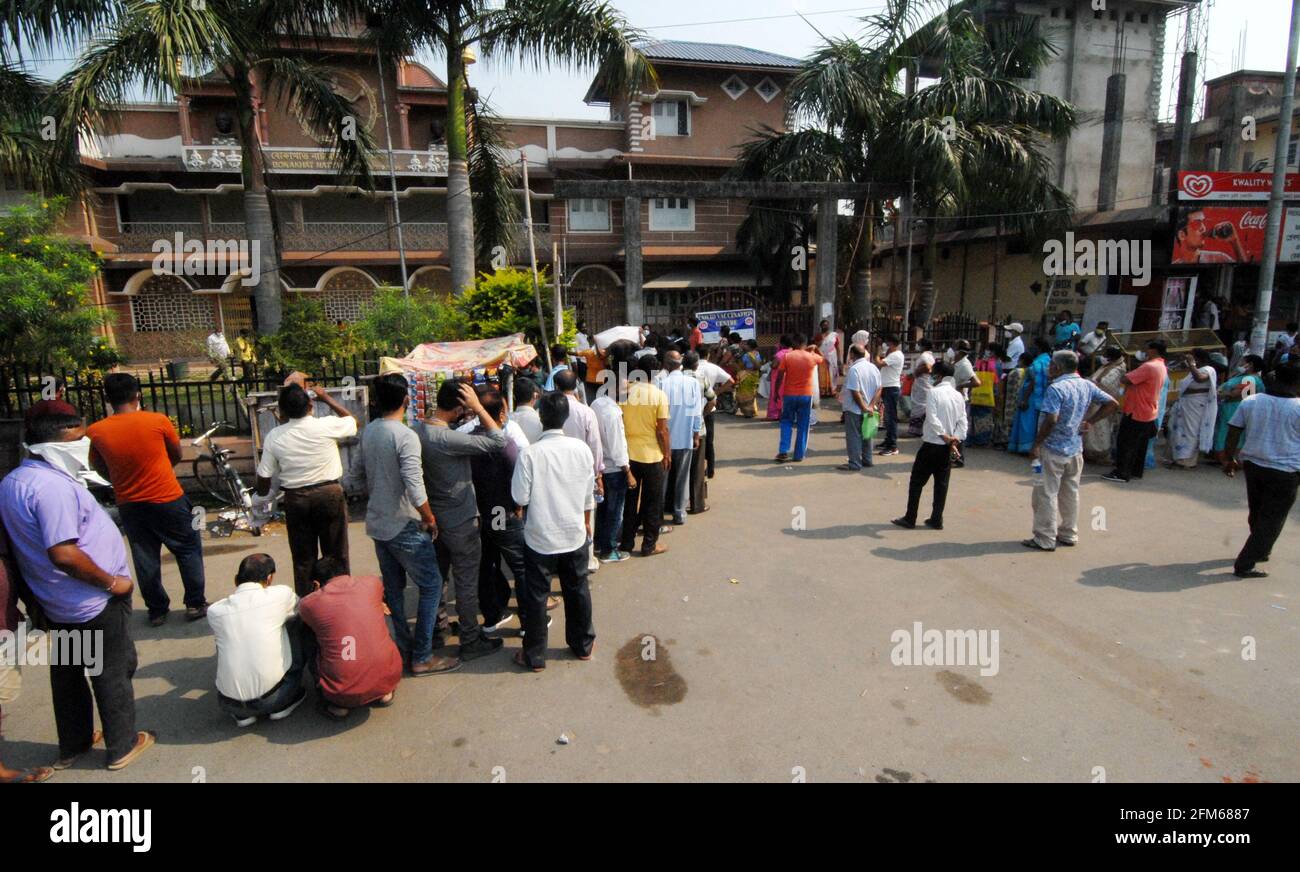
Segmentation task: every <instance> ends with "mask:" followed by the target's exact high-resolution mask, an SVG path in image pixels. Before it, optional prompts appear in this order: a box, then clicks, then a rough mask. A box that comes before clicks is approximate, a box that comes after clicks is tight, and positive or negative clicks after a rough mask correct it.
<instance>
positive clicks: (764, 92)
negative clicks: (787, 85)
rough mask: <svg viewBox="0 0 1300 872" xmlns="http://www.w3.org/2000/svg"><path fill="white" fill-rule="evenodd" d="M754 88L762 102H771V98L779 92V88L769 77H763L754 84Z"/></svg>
mask: <svg viewBox="0 0 1300 872" xmlns="http://www.w3.org/2000/svg"><path fill="white" fill-rule="evenodd" d="M754 90H755V91H757V92H758V96H760V97H762V98H763V102H764V103H771V102H772V98H773V97H775V96H776V95H777V94H779V93H781V89H780V88H778V87H777V85H776V82H773V81H772V80H771V79H764V80H763V81H761V82H759V83H758V84H757V85H755V86H754Z"/></svg>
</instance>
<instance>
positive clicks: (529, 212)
mask: <svg viewBox="0 0 1300 872" xmlns="http://www.w3.org/2000/svg"><path fill="white" fill-rule="evenodd" d="M519 162H520V163H522V164H523V165H524V220H525V221H527V222H528V257H529V259H530V260H531V261H532V264H533V301H534V302H535V303H536V304H537V330H538V333H539V334H540V335H541V337H542V352H543V353H544V354H545V355H546V368H547V369H550V368H552V367H553V366H555V363H554V362H553V361H552V360H551V346H550V343H549V342H547V341H546V315H545V314H544V313H543V312H542V286H541V283H540V282H539V281H538V280H537V248H536V246H535V245H534V244H533V192H532V190H531V189H530V188H529V187H528V155H526V154H524V151H523V149H520V150H519ZM555 322H556V328H555V338H556V342H557V344H558V342H559V338H560V325H562V324H563V323H564V321H563V319H562V318H561V317H560V313H559V312H558V311H557V312H556V313H555Z"/></svg>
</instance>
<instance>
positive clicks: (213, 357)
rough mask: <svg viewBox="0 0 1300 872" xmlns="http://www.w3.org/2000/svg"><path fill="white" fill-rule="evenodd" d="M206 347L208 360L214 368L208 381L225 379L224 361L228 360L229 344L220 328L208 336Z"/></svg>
mask: <svg viewBox="0 0 1300 872" xmlns="http://www.w3.org/2000/svg"><path fill="white" fill-rule="evenodd" d="M207 346H208V360H209V361H210V362H211V363H212V365H213V366H214V367H216V369H214V370H213V371H212V376H211V378H209V379H208V380H209V381H216V380H217V379H220V378H226V377H227V375H226V361H228V360H229V359H230V343H228V342H226V334H224V333H222V332H221V328H220V327H218V328H217V329H216V330H213V331H212V332H211V333H209V334H208V342H207Z"/></svg>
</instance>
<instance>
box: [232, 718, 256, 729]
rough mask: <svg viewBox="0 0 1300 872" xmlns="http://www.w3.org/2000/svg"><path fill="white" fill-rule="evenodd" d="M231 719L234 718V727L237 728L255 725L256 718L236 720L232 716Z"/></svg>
mask: <svg viewBox="0 0 1300 872" xmlns="http://www.w3.org/2000/svg"><path fill="white" fill-rule="evenodd" d="M231 717H232V718H234V720H235V726H237V727H251V726H252V725H253V724H255V723H257V718H256V716H254V717H251V718H236V717H235V716H234V715H231Z"/></svg>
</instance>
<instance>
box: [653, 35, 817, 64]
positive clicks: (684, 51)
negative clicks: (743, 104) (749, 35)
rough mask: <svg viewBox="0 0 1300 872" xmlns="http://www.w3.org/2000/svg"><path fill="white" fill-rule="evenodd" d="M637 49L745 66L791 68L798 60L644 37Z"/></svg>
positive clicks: (661, 56)
mask: <svg viewBox="0 0 1300 872" xmlns="http://www.w3.org/2000/svg"><path fill="white" fill-rule="evenodd" d="M641 50H642V51H643V52H644V53H645V55H646V57H648V58H650V60H652V61H655V60H673V61H695V62H696V63H706V64H735V65H740V66H749V67H781V68H786V69H790V68H794V67H797V66H799V65H800V64H801V63H802V61H800V60H799V59H798V58H792V57H786V56H785V55H779V54H773V53H772V52H770V51H760V50H759V49H756V48H746V47H744V46H743V45H726V44H724V43H716V42H685V41H682V40H676V39H654V40H647V41H646V42H644V43H642V44H641Z"/></svg>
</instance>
